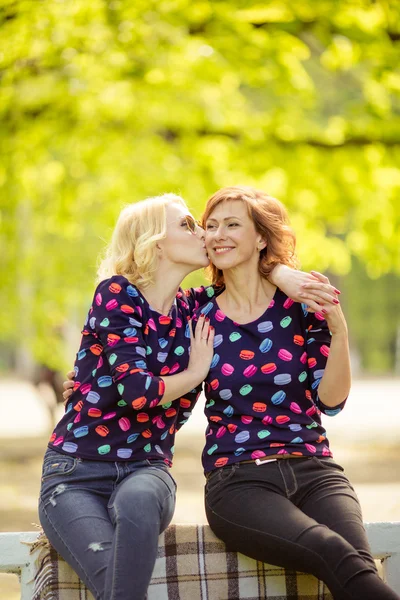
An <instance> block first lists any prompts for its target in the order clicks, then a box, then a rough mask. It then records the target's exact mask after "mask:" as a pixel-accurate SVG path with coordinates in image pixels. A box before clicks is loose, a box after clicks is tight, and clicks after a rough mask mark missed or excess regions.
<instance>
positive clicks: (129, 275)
mask: <svg viewBox="0 0 400 600" xmlns="http://www.w3.org/2000/svg"><path fill="white" fill-rule="evenodd" d="M171 203H179V204H182V205H183V206H184V207H185V208H186V204H185V201H184V200H183V198H181V197H180V196H177V195H175V194H162V195H161V196H154V197H152V198H146V200H141V201H140V202H136V203H132V204H128V206H126V207H125V208H124V209H122V211H121V213H120V215H119V217H118V221H117V224H116V225H115V228H114V231H113V234H112V237H111V241H110V243H109V245H108V246H107V248H106V251H105V256H104V258H103V260H102V261H101V263H100V266H99V268H98V271H97V281H98V282H99V281H102V280H103V279H108V278H109V277H112V276H113V275H123V276H124V277H126V279H128V281H130V282H131V283H133V284H134V285H136V286H140V287H146V286H148V285H149V284H151V283H153V281H154V273H155V271H156V270H157V265H158V260H157V253H156V244H157V242H158V241H160V240H162V239H164V238H165V237H166V232H167V223H166V207H167V206H168V204H171Z"/></svg>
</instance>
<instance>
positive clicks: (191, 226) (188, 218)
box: [184, 215, 201, 233]
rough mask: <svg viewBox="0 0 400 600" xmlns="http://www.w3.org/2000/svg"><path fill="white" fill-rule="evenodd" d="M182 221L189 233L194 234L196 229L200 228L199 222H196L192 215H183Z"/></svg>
mask: <svg viewBox="0 0 400 600" xmlns="http://www.w3.org/2000/svg"><path fill="white" fill-rule="evenodd" d="M184 221H185V223H186V225H187V228H188V230H189V231H190V233H196V231H197V228H198V227H201V225H200V223H199V221H196V220H195V219H194V218H193V217H192V215H185V217H184Z"/></svg>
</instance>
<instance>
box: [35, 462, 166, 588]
mask: <svg viewBox="0 0 400 600" xmlns="http://www.w3.org/2000/svg"><path fill="white" fill-rule="evenodd" d="M175 492H176V484H175V482H174V480H173V478H172V476H171V475H170V474H169V469H168V467H167V466H166V465H165V463H164V462H163V461H162V460H160V461H151V462H150V461H148V460H144V461H130V462H106V461H92V460H82V459H79V458H74V457H72V456H66V455H64V454H60V453H59V452H55V451H54V450H47V452H46V454H45V457H44V463H43V474H42V487H41V491H40V500H39V517H40V522H41V524H42V527H43V529H44V531H45V533H46V535H47V537H48V539H49V540H50V543H51V544H52V546H53V547H54V548H55V549H56V550H57V552H58V553H59V554H61V556H62V557H63V558H64V559H65V560H66V561H67V563H69V564H70V565H71V567H72V568H73V569H74V570H75V571H76V573H77V574H78V575H79V577H80V578H81V579H82V581H83V582H84V583H85V584H86V586H87V587H88V588H89V589H90V591H91V592H92V594H93V596H94V597H95V598H96V600H128V599H129V600H143V599H144V598H145V597H146V593H147V588H148V585H149V582H150V579H151V575H152V572H153V568H154V563H155V560H156V556H157V548H158V536H159V535H160V533H162V532H163V531H164V529H165V528H166V527H167V526H168V524H169V523H170V521H171V519H172V516H173V513H174V508H175Z"/></svg>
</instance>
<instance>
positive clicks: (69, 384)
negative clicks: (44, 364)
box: [63, 379, 75, 390]
mask: <svg viewBox="0 0 400 600" xmlns="http://www.w3.org/2000/svg"><path fill="white" fill-rule="evenodd" d="M74 385H75V383H74V382H73V381H71V380H70V379H68V381H64V382H63V389H64V390H70V389H72V388H73V387H74Z"/></svg>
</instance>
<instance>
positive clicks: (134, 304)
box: [93, 275, 143, 313]
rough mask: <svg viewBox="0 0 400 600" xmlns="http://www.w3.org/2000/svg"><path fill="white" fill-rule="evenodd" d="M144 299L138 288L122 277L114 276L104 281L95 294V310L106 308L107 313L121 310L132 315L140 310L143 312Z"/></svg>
mask: <svg viewBox="0 0 400 600" xmlns="http://www.w3.org/2000/svg"><path fill="white" fill-rule="evenodd" d="M142 305H143V299H142V296H141V294H140V292H139V291H138V289H137V287H136V286H135V285H133V284H132V283H131V282H130V281H129V280H128V279H126V277H123V276H122V275H113V277H109V278H108V279H103V280H102V281H100V283H99V284H98V285H97V287H96V290H95V292H94V298H93V308H94V309H95V308H96V307H98V308H105V309H106V310H107V311H109V310H114V309H117V308H119V309H120V310H122V312H126V313H130V312H134V311H135V309H138V310H139V312H141V307H142Z"/></svg>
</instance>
